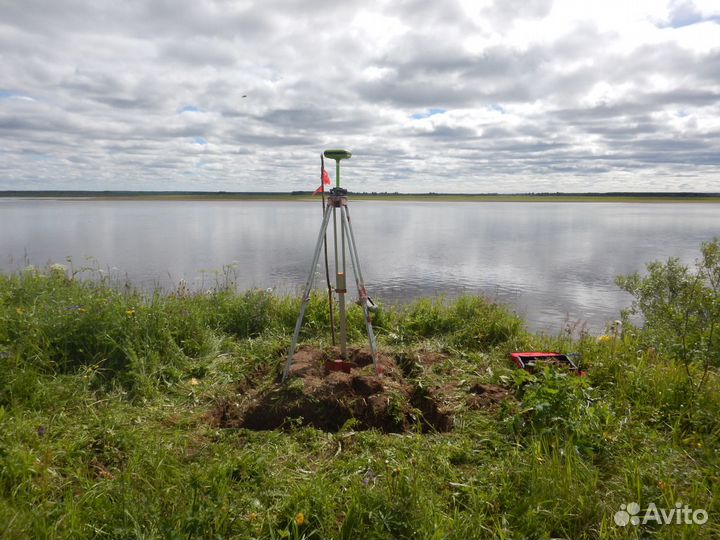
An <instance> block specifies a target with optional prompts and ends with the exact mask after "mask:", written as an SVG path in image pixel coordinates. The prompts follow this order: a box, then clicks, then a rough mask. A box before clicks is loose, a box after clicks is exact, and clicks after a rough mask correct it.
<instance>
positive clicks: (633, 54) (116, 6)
mask: <svg viewBox="0 0 720 540" xmlns="http://www.w3.org/2000/svg"><path fill="white" fill-rule="evenodd" d="M611 4H612V2H610V1H609V0H608V2H598V5H597V6H596V11H597V13H598V14H599V15H598V17H596V18H593V17H590V16H586V15H585V14H584V13H582V12H579V13H575V14H569V13H565V12H563V11H561V10H559V8H558V6H556V5H555V4H554V3H553V2H552V1H550V0H534V1H532V2H526V1H523V2H520V1H513V2H508V1H502V2H501V1H499V0H498V1H495V2H493V3H490V4H488V5H485V6H484V7H477V6H475V3H472V2H463V3H460V2H443V3H433V2H426V1H423V0H402V1H398V2H391V3H387V4H383V3H367V2H359V1H355V2H342V3H339V2H334V1H330V0H313V1H299V0H298V1H292V2H290V1H282V2H281V1H279V0H272V1H266V2H253V1H249V2H230V1H223V0H217V1H213V0H173V1H169V0H166V1H153V2H134V1H131V2H110V1H109V0H106V1H97V2H87V1H81V0H72V1H71V0H63V1H58V2H45V1H44V0H26V1H24V2H12V1H10V0H0V11H1V12H2V13H3V18H2V21H1V22H0V54H1V55H2V59H3V76H2V78H0V138H2V143H3V144H2V145H1V147H0V189H18V188H57V189H67V188H77V189H93V188H94V189H124V188H127V189H208V190H256V189H263V190H295V189H312V188H313V187H314V184H315V183H316V179H317V161H318V160H317V157H318V155H319V153H320V152H321V150H322V149H323V148H325V147H338V146H340V147H348V148H350V149H351V150H353V154H354V158H353V160H352V161H351V162H349V163H348V164H347V171H348V172H347V174H346V179H347V181H348V182H349V183H350V187H351V188H352V187H353V186H355V187H357V189H363V190H370V191H378V190H385V189H388V190H391V191H396V190H397V191H463V192H467V191H479V192H482V191H511V192H512V191H516V192H527V191H543V190H545V189H552V190H568V191H605V190H616V189H623V190H647V189H652V190H669V191H676V190H679V189H691V190H698V191H711V190H712V191H720V183H719V182H718V179H720V174H719V173H720V159H719V158H718V157H717V156H720V142H719V141H720V137H719V135H720V123H718V120H717V119H718V118H720V48H719V47H717V45H714V43H717V41H714V42H713V39H715V38H717V37H718V36H720V33H718V28H720V25H718V15H720V11H719V12H718V13H715V12H708V11H707V9H706V11H702V10H701V9H700V8H699V7H698V6H696V5H694V4H693V3H691V2H680V3H678V2H670V3H669V4H668V5H667V6H663V5H658V6H657V8H658V9H657V12H648V13H646V14H643V15H642V16H638V17H635V19H633V20H624V19H622V18H621V17H620V18H617V17H616V18H612V17H605V18H603V17H602V12H603V10H604V9H605V6H606V5H608V6H609V5H611ZM617 5H618V6H622V3H621V2H619V1H618V3H617ZM611 7H612V6H611ZM608 9H610V8H608ZM587 11H588V13H590V12H592V10H587ZM608 21H611V22H610V23H608ZM698 36H700V37H698ZM702 36H704V37H702ZM258 179H262V182H259V181H258Z"/></svg>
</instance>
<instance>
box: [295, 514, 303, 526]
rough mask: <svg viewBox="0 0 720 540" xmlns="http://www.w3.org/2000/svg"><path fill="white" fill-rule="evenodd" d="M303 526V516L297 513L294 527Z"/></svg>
mask: <svg viewBox="0 0 720 540" xmlns="http://www.w3.org/2000/svg"><path fill="white" fill-rule="evenodd" d="M304 524H305V514H303V513H302V512H298V513H297V515H296V516H295V525H297V526H298V527H302V526H303V525H304Z"/></svg>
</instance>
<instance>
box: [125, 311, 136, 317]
mask: <svg viewBox="0 0 720 540" xmlns="http://www.w3.org/2000/svg"><path fill="white" fill-rule="evenodd" d="M125 313H126V314H127V316H128V317H134V316H135V310H134V309H128V310H127V311H126V312H125Z"/></svg>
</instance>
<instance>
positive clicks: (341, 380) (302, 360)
mask: <svg viewBox="0 0 720 540" xmlns="http://www.w3.org/2000/svg"><path fill="white" fill-rule="evenodd" d="M339 357H340V354H339V351H338V350H337V349H334V350H331V351H322V350H320V349H317V348H314V347H308V346H305V347H301V348H300V349H299V350H298V351H297V352H296V353H295V356H294V357H293V363H292V365H291V368H290V374H289V378H288V380H287V381H286V382H285V383H282V382H280V381H275V382H274V383H272V384H266V385H264V386H262V387H258V388H251V389H244V391H243V392H242V393H240V394H238V395H237V396H236V400H235V401H233V400H228V401H225V402H223V403H220V404H219V405H218V406H217V407H216V408H215V410H214V411H212V412H211V413H210V414H209V416H208V418H209V420H210V422H211V423H212V424H214V425H216V426H218V427H222V428H247V429H254V430H271V429H277V428H286V427H290V426H292V425H305V426H314V427H316V428H319V429H322V430H325V431H329V432H336V431H338V430H340V429H341V428H342V427H343V426H344V425H345V424H346V422H348V421H349V420H351V419H352V420H353V421H354V424H353V428H354V429H371V428H377V429H380V430H382V431H384V432H388V433H399V432H403V431H408V430H413V429H418V428H419V429H421V430H422V431H423V432H431V431H449V430H451V429H452V426H453V410H454V409H453V407H451V406H450V404H449V403H448V399H449V398H448V396H449V395H450V394H449V393H445V392H444V391H443V388H426V387H421V386H420V385H417V384H416V383H414V382H413V381H412V380H411V379H410V378H411V377H412V375H411V373H416V372H417V371H418V370H422V369H424V367H425V366H431V365H433V364H435V363H437V362H440V361H442V360H444V359H445V357H444V356H442V355H439V354H437V353H428V354H425V353H414V356H413V357H412V358H410V357H403V356H402V355H399V356H398V362H396V360H395V358H393V357H392V356H389V355H386V354H383V353H379V355H378V368H379V371H380V373H381V375H380V376H378V375H377V374H376V373H375V369H374V366H373V359H372V355H371V354H370V351H369V350H367V349H351V350H349V351H348V362H349V363H350V366H349V368H350V369H349V371H350V372H349V373H346V372H343V371H327V370H326V362H327V361H332V360H337V359H339ZM410 360H412V365H413V366H416V367H414V368H413V369H412V370H411V369H408V366H409V365H410ZM398 364H400V365H398ZM406 377H407V378H406ZM486 386H489V385H486ZM492 395H495V394H492ZM506 395H507V391H506V393H505V394H504V396H506ZM473 397H477V396H473ZM483 399H487V398H479V401H478V406H481V402H482V401H483ZM497 399H498V400H499V399H500V395H499V394H498V396H497ZM491 402H492V403H493V404H494V403H496V402H495V401H494V398H493V399H490V401H488V403H491Z"/></svg>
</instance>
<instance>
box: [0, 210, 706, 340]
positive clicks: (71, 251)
mask: <svg viewBox="0 0 720 540" xmlns="http://www.w3.org/2000/svg"><path fill="white" fill-rule="evenodd" d="M350 210H351V215H352V219H353V227H354V230H355V235H356V240H357V244H358V249H359V251H360V259H361V264H362V267H363V268H362V270H363V273H364V276H365V281H366V285H367V288H368V292H369V293H370V295H371V296H372V297H373V298H374V299H375V300H376V301H380V302H384V303H386V304H387V303H405V302H408V301H410V300H413V299H415V298H418V297H422V296H436V295H444V296H445V297H447V298H452V297H454V296H457V295H459V294H463V293H470V294H482V295H485V296H488V297H490V298H492V299H495V300H497V301H499V302H502V303H505V304H507V305H509V306H511V307H512V309H514V310H515V311H516V312H517V313H519V314H520V315H521V316H523V317H524V318H525V319H526V320H527V321H528V326H529V327H530V328H531V329H533V330H544V331H547V332H552V333H555V332H558V331H560V330H561V329H562V328H563V326H564V325H565V324H566V323H567V322H568V321H569V322H570V323H573V324H574V323H579V324H581V325H582V324H585V325H586V326H587V328H588V329H590V330H591V331H594V332H599V331H602V329H603V328H604V325H605V323H606V322H607V321H608V320H612V319H615V318H617V317H618V314H619V311H620V309H622V308H624V307H627V306H628V305H629V303H630V298H629V296H628V295H626V294H625V293H623V292H621V291H620V290H618V289H617V287H616V286H615V285H614V283H613V279H614V277H615V276H617V275H619V274H626V273H630V272H633V271H636V270H643V269H644V267H645V263H647V262H650V261H652V260H665V259H667V258H668V257H679V258H680V259H681V260H682V261H683V262H686V263H692V262H693V261H694V260H695V258H696V257H697V256H698V254H699V253H698V246H699V244H700V242H702V241H707V240H711V239H712V238H713V236H715V235H718V234H720V205H717V204H668V203H662V204H633V203H505V202H502V203H496V202H472V203H461V202H457V203H455V202H442V203H440V202H432V203H429V202H377V201H372V202H371V201H351V203H350ZM321 214H322V210H321V207H320V203H319V201H318V202H316V203H311V202H308V203H304V202H264V201H96V200H17V199H4V200H2V199H0V230H1V231H2V233H1V235H0V267H1V268H2V269H3V270H5V271H14V270H18V269H20V268H22V267H24V266H25V265H27V264H36V265H43V264H46V263H48V262H61V263H65V261H66V259H67V258H68V257H70V258H71V259H72V261H73V265H74V266H75V267H81V266H96V267H99V268H101V269H103V270H105V271H109V272H111V273H112V274H113V275H114V276H115V277H117V278H118V279H121V280H125V279H128V280H130V281H131V282H132V283H134V284H136V285H138V286H142V287H145V288H153V287H162V288H164V289H173V288H175V287H176V286H177V284H178V283H179V281H180V280H185V281H186V282H187V283H188V285H189V286H190V287H192V288H195V289H200V288H212V287H214V286H216V285H217V284H218V283H223V282H224V280H225V275H226V274H227V275H229V276H230V277H231V278H232V279H234V280H235V281H236V282H237V287H238V288H239V289H247V288H251V287H261V288H273V289H274V290H276V291H278V292H281V293H297V292H299V291H300V290H301V289H302V285H303V283H304V281H305V278H306V277H307V272H308V268H309V264H310V258H311V255H312V249H313V247H314V244H315V241H316V239H317V234H318V230H319V227H320V221H321V217H322V215H321ZM228 265H230V266H231V267H232V270H231V271H230V272H229V273H224V272H223V267H225V266H228ZM321 268H322V267H321V266H319V267H318V271H320V270H321ZM348 272H350V271H348ZM317 284H318V285H319V286H324V271H323V272H322V273H318V280H317ZM353 296H354V295H353Z"/></svg>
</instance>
